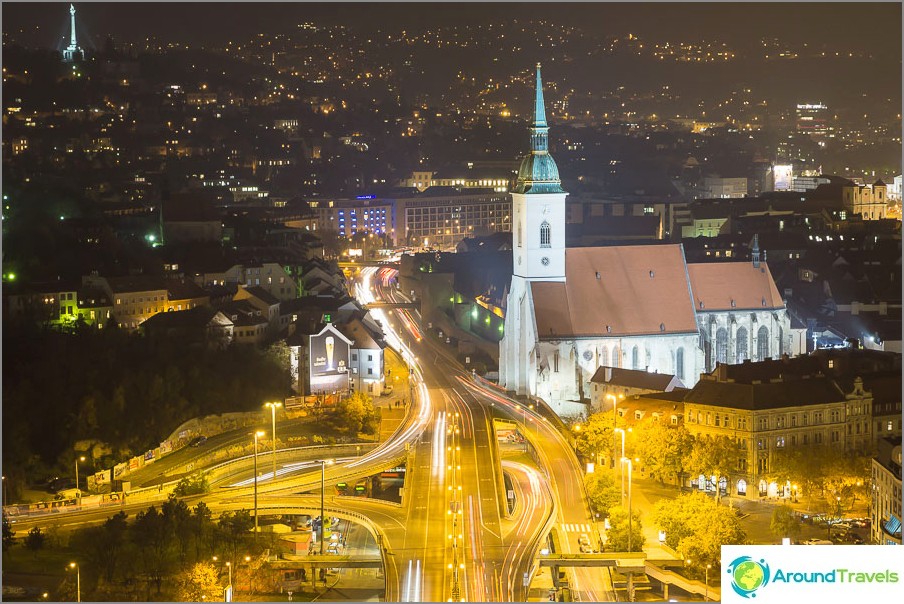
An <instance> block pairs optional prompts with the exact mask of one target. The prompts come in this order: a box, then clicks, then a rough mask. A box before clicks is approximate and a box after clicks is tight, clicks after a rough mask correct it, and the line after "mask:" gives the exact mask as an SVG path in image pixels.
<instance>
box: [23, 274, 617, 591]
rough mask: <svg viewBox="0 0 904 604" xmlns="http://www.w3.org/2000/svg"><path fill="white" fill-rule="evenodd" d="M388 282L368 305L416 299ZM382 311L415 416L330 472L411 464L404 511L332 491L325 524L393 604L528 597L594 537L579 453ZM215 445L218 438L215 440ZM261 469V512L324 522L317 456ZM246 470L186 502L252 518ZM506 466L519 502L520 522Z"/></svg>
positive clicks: (598, 580) (376, 285)
mask: <svg viewBox="0 0 904 604" xmlns="http://www.w3.org/2000/svg"><path fill="white" fill-rule="evenodd" d="M387 271H391V269H386V268H379V269H378V268H376V267H374V268H365V269H363V271H362V276H363V278H362V283H360V284H359V285H358V286H357V287H356V293H357V296H358V298H359V300H360V301H362V302H364V303H366V302H368V301H372V300H376V299H377V298H378V297H380V298H381V299H383V300H385V301H388V302H403V301H405V300H404V299H403V298H401V297H399V296H398V293H397V292H395V291H393V289H392V288H391V287H386V286H385V285H387V282H386V281H383V282H381V280H380V279H379V277H386V276H387V275H391V273H389V272H387ZM371 312H372V314H373V315H374V317H375V318H376V319H378V320H380V321H381V323H382V324H383V326H384V330H385V331H386V339H387V341H388V343H389V344H390V345H391V346H392V347H393V348H395V349H396V350H398V351H400V353H401V355H402V356H403V358H404V359H405V360H406V362H407V363H408V365H409V368H410V375H411V384H410V388H411V391H412V394H413V397H412V399H413V402H412V407H411V412H410V413H409V414H408V416H407V417H406V420H405V421H404V422H403V423H402V425H401V426H400V427H399V429H398V430H397V431H396V433H395V434H394V435H393V437H392V438H391V439H389V440H388V441H386V442H384V443H382V444H381V445H380V446H378V447H377V448H375V449H374V450H372V451H368V452H365V453H364V454H363V455H361V456H349V455H348V454H347V452H346V454H344V455H343V456H339V457H338V458H337V459H336V460H334V461H335V463H332V464H330V465H327V466H326V469H325V472H326V484H327V485H334V484H335V483H336V482H339V481H343V480H344V481H346V482H348V483H349V484H354V481H355V480H357V479H358V478H363V477H365V476H371V475H374V474H377V473H379V472H381V471H383V470H385V469H388V468H390V467H393V466H395V465H398V464H399V463H400V462H403V461H404V462H407V473H406V474H407V475H406V480H405V487H404V493H403V499H402V505H397V504H391V503H388V502H382V501H377V500H372V499H366V498H354V497H337V496H335V495H334V494H333V493H330V492H329V491H328V492H327V494H328V497H327V498H326V502H325V503H326V508H327V510H328V512H327V513H328V514H333V515H336V516H339V517H342V518H347V519H349V520H353V521H355V522H359V523H361V524H363V525H364V526H366V527H367V528H368V530H370V531H371V532H372V533H374V535H375V538H376V539H377V541H378V542H379V543H381V545H382V548H383V550H382V551H383V559H384V570H385V578H386V595H385V599H386V600H388V601H403V602H413V601H420V602H424V601H447V600H450V599H455V600H462V601H466V600H467V601H524V600H526V599H527V593H528V592H527V587H528V584H529V580H530V578H531V574H532V572H533V571H534V570H535V568H534V559H535V557H536V555H537V553H538V551H539V549H540V548H541V547H544V545H545V539H546V536H547V534H548V533H549V531H550V530H555V531H557V533H558V535H559V543H560V547H561V549H562V552H564V553H569V552H577V550H578V543H577V537H578V536H579V534H580V533H582V532H588V531H589V528H588V527H589V526H590V513H589V509H588V506H587V502H586V499H585V495H584V489H583V483H582V476H583V472H582V469H581V468H580V467H579V466H578V463H577V459H576V458H575V456H574V453H573V451H572V450H571V448H570V446H569V444H568V442H567V440H566V439H565V437H563V435H562V434H561V433H560V432H559V430H558V429H557V428H556V427H555V426H554V425H553V422H551V421H547V420H546V419H545V418H544V416H543V415H542V414H540V413H537V412H536V411H534V410H531V409H525V408H524V406H523V404H521V403H519V402H517V401H514V400H512V399H510V398H508V397H506V396H505V394H504V392H501V391H500V390H499V389H498V388H496V387H494V386H492V385H490V384H488V383H482V382H481V381H480V380H477V379H475V378H474V377H473V376H472V375H471V374H470V373H468V372H467V371H465V369H464V368H463V367H462V366H461V365H460V364H458V363H457V361H456V360H455V358H454V357H453V356H452V355H451V354H450V352H449V351H448V350H447V349H446V348H444V347H443V346H442V345H441V344H437V343H435V342H430V341H428V340H431V338H425V337H423V334H422V333H421V331H420V325H419V320H418V317H417V315H416V313H413V312H412V311H410V310H408V309H397V310H390V309H388V308H378V309H373V310H372V311H371ZM494 418H502V419H506V420H508V421H513V422H517V423H519V424H521V425H522V428H521V433H522V434H524V435H525V436H526V437H527V438H528V439H529V441H530V442H531V444H532V446H533V447H534V449H535V452H536V453H535V456H536V460H537V461H538V462H539V463H538V464H537V465H538V466H539V467H536V466H534V465H532V464H530V463H528V461H527V460H520V461H518V462H505V463H504V462H503V461H502V459H501V455H500V451H499V446H498V441H497V438H496V428H495V425H494V421H493V420H494ZM281 425H282V424H280V426H281ZM227 441H228V439H226V438H225V437H224V443H225V442H227ZM211 445H212V446H216V445H217V441H215V440H214V439H211V440H210V441H208V446H211ZM189 454H191V453H190V452H189ZM326 454H327V453H326V452H324V455H326ZM176 461H177V462H178V461H179V460H176ZM258 461H259V464H260V467H259V470H260V471H261V474H260V475H259V478H258V485H257V486H258V500H259V504H258V506H259V510H260V513H261V514H277V513H279V514H282V513H286V514H288V513H313V514H317V513H319V506H320V494H319V491H320V487H321V484H322V482H321V473H320V464H319V462H318V463H314V464H312V463H311V459H310V456H309V455H308V456H307V457H305V458H304V459H294V460H286V461H281V462H280V465H279V468H280V469H279V470H278V472H277V476H276V477H275V478H274V477H273V476H271V475H270V472H271V471H270V465H269V463H268V461H269V460H268V456H267V454H265V453H264V452H262V453H261V455H259V458H258ZM248 462H249V460H248V459H245V460H242V461H240V462H238V463H236V464H235V471H232V472H230V473H228V474H227V475H226V478H224V479H223V480H222V481H221V482H218V483H217V484H224V485H226V486H223V487H218V488H215V489H214V490H213V491H212V492H211V493H208V494H205V495H203V496H197V497H191V498H187V501H186V502H187V503H188V504H189V505H194V503H195V502H196V501H200V500H202V499H203V500H204V501H205V502H206V503H207V505H208V506H209V507H210V508H211V510H212V511H213V512H214V513H219V512H223V511H227V510H237V509H251V507H252V498H253V482H254V481H253V477H252V476H253V475H251V474H249V473H248ZM503 468H505V472H506V473H507V474H508V476H509V478H510V482H511V488H512V490H513V491H514V493H515V499H516V506H515V509H514V510H513V512H512V513H511V514H509V512H508V509H507V505H506V493H505V484H504V481H503ZM249 478H250V480H249ZM304 493H308V494H304ZM165 495H166V493H165V492H161V495H160V496H161V498H162V497H165ZM147 505H149V502H148V501H142V502H130V501H127V502H126V503H125V504H123V505H122V506H121V508H106V509H96V510H83V511H76V512H67V513H63V514H58V515H49V516H46V517H35V518H28V519H26V518H22V519H21V522H22V524H19V525H18V526H19V527H21V528H26V529H27V528H29V527H30V526H32V525H35V524H41V525H47V524H61V525H75V524H83V523H85V522H100V521H102V520H104V519H105V518H107V517H108V516H109V515H111V514H112V513H115V511H117V509H123V510H125V511H126V512H127V513H129V514H134V513H135V512H137V511H140V510H141V509H144V508H145V507H147ZM25 523H28V524H25ZM571 586H572V589H573V593H574V595H575V599H578V600H584V601H594V600H595V601H606V600H614V594H613V593H612V591H611V581H609V580H608V575H607V573H606V572H605V571H602V570H600V569H588V568H583V569H576V570H575V571H574V572H573V573H572V577H571Z"/></svg>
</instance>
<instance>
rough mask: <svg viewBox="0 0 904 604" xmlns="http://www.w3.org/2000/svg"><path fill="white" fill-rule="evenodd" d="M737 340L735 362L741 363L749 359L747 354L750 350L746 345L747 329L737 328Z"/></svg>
mask: <svg viewBox="0 0 904 604" xmlns="http://www.w3.org/2000/svg"><path fill="white" fill-rule="evenodd" d="M737 340H738V348H737V354H736V355H735V362H736V363H743V362H744V361H745V360H747V359H749V358H750V354H749V353H748V350H750V348H749V346H748V344H747V328H745V327H739V328H738V336H737Z"/></svg>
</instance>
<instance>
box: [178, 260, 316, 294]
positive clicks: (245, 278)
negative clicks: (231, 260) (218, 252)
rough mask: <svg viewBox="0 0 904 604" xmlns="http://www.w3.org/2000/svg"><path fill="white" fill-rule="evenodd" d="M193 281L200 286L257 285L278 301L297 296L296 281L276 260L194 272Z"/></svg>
mask: <svg viewBox="0 0 904 604" xmlns="http://www.w3.org/2000/svg"><path fill="white" fill-rule="evenodd" d="M194 281H195V283H196V284H198V285H200V286H201V287H211V286H216V285H244V286H246V287H252V286H258V287H261V288H262V289H264V290H266V291H267V292H268V293H269V294H270V295H272V296H273V297H274V298H276V299H277V300H280V301H286V300H293V299H295V298H296V297H298V282H297V281H296V280H295V279H294V278H293V277H292V276H291V275H290V274H289V271H288V270H286V269H285V268H283V267H282V266H281V265H279V264H277V263H276V262H263V263H261V264H251V265H247V266H246V265H244V264H232V265H228V266H226V267H225V268H222V269H217V268H214V269H212V270H205V271H199V272H196V273H195V275H194Z"/></svg>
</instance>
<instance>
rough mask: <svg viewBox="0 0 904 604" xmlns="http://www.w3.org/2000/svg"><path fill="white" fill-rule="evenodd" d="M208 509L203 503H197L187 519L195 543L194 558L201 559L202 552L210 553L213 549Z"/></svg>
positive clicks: (212, 534)
mask: <svg viewBox="0 0 904 604" xmlns="http://www.w3.org/2000/svg"><path fill="white" fill-rule="evenodd" d="M211 517H212V514H211V511H210V508H209V507H207V504H206V503H204V502H203V501H199V502H198V505H196V506H195V509H194V510H192V515H191V518H190V519H189V523H188V527H189V532H190V533H191V535H192V538H193V539H194V542H195V558H201V555H202V553H203V552H204V551H210V550H212V548H213V538H214V536H215V535H214V531H213V521H212V520H211Z"/></svg>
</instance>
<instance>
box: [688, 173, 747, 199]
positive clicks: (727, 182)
mask: <svg viewBox="0 0 904 604" xmlns="http://www.w3.org/2000/svg"><path fill="white" fill-rule="evenodd" d="M696 197H697V198H702V199H726V198H741V197H747V178H746V177H742V178H722V177H719V176H707V177H706V178H704V179H703V183H702V184H701V185H700V187H699V191H698V194H697V195H696Z"/></svg>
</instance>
